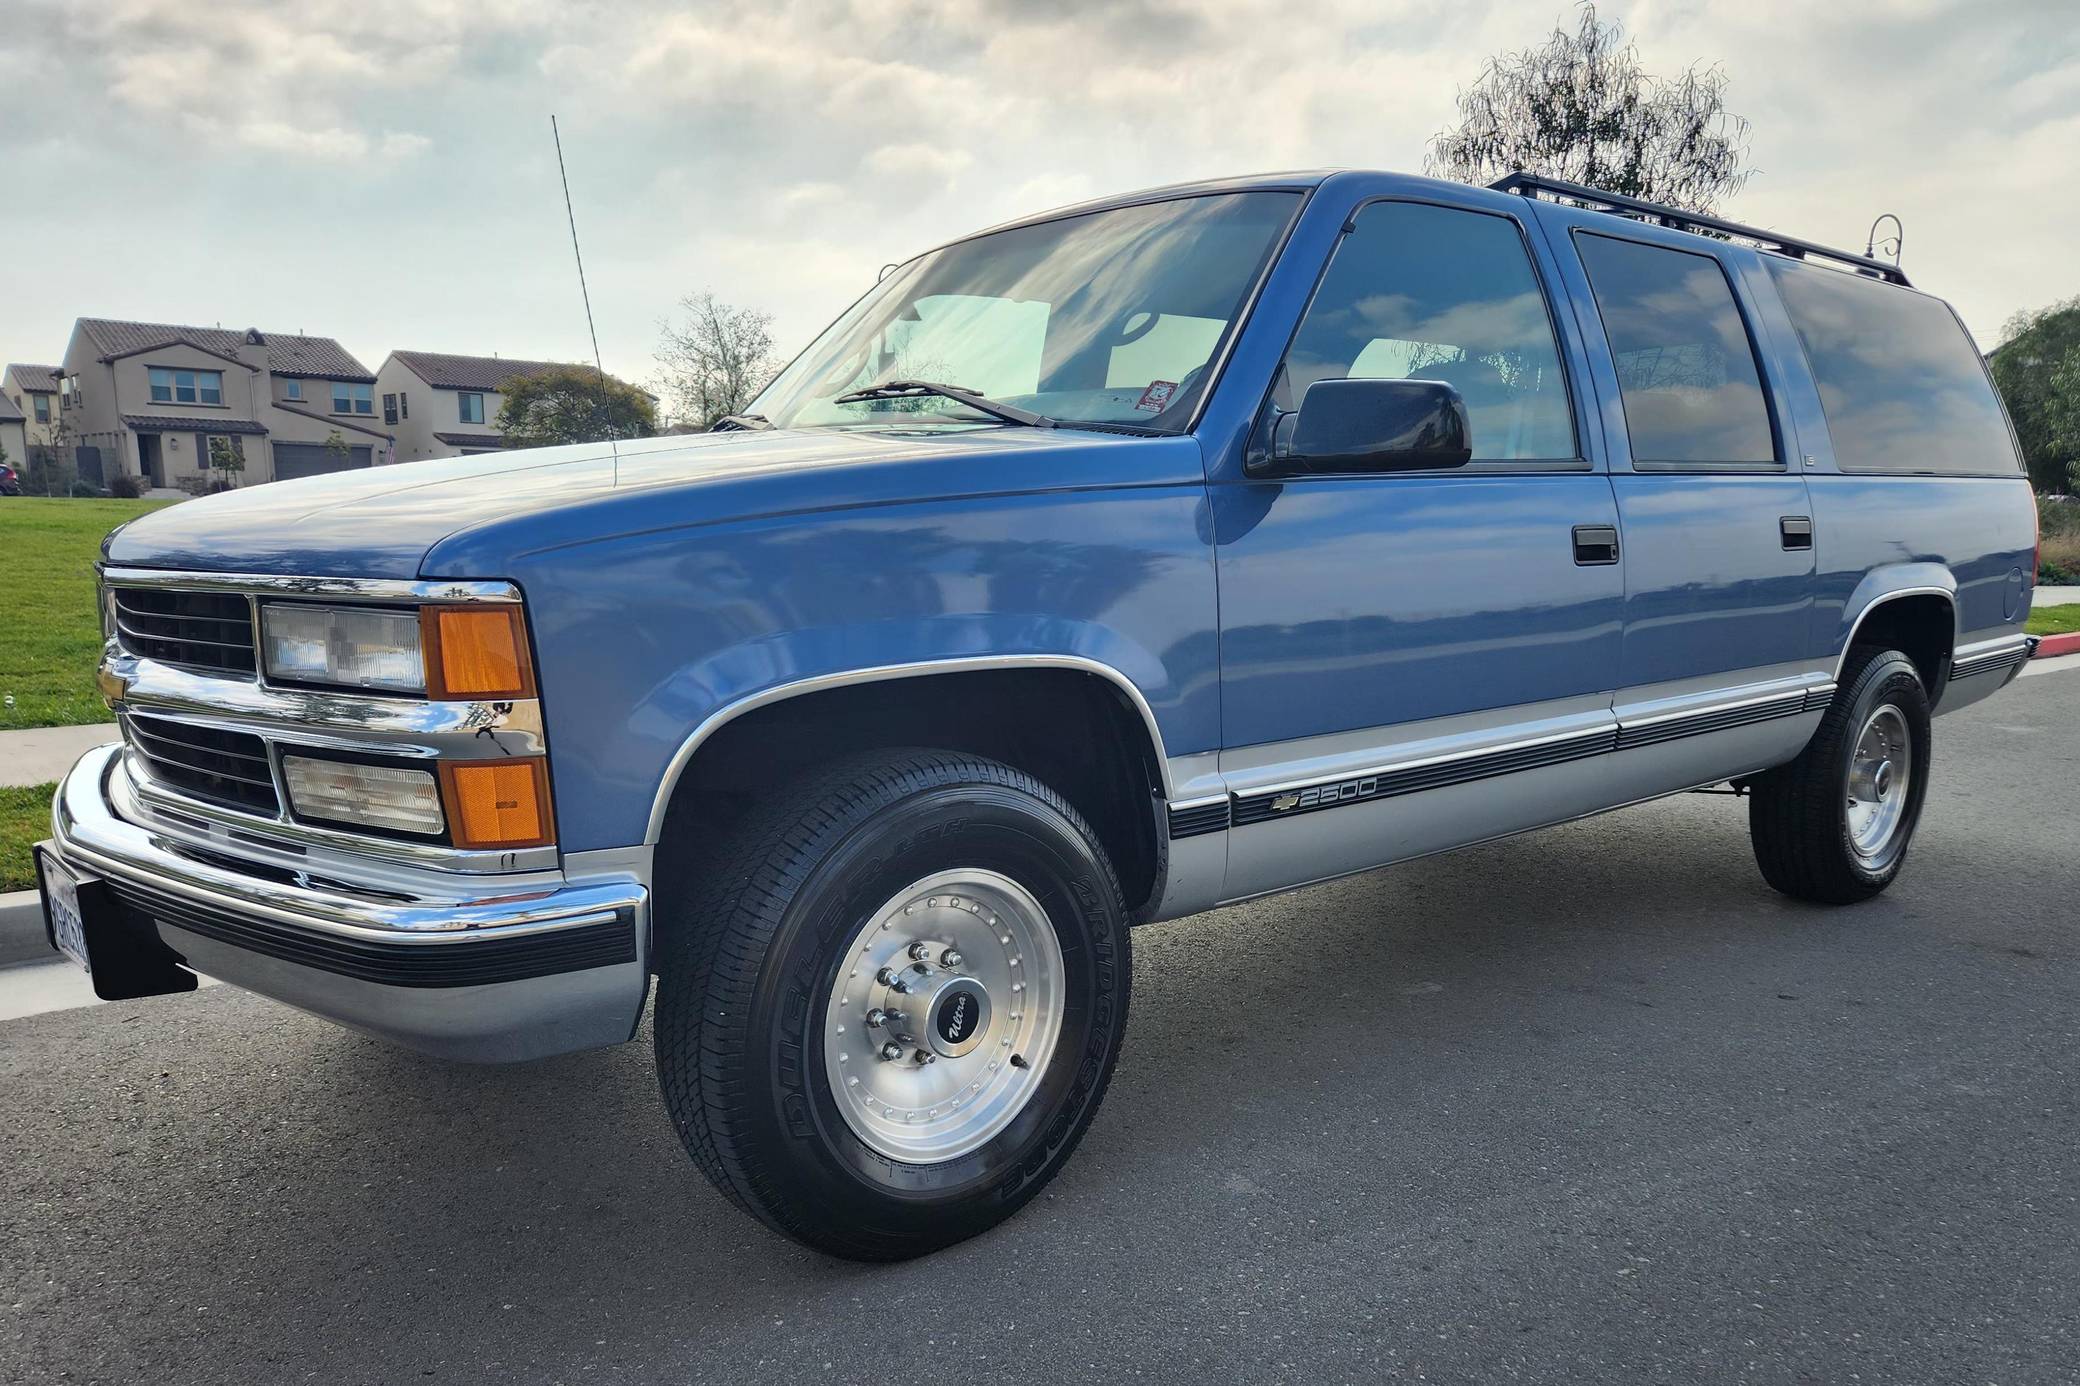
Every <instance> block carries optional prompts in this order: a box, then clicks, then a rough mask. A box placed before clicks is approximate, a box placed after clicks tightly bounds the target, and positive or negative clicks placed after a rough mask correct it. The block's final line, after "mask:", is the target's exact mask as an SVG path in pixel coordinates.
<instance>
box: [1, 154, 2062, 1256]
mask: <svg viewBox="0 0 2080 1386" xmlns="http://www.w3.org/2000/svg"><path fill="white" fill-rule="evenodd" d="M2034 543H2035V512H2034V509H2033V507H2032V504H2031V499H2030V491H2029V487H2028V485H2027V483H2026V481H2025V479H2024V474H2023V472H2022V469H2021V465H2020V462H2019V459H2018V454H2017V449H2016V445H2015V441H2014V437H2013V434H2012V432H2011V430H2010V428H2009V426H2008V423H2007V420H2006V418H2005V416H2004V414H2003V412H2002V409H2001V405H2000V403H1999V401H1998V399H1997V398H1996V396H1995V394H1994V391H1993V388H1992V386H1991V385H1990V383H1989V381H1988V377H1987V374H1986V371H1985V368H1984V366H1983V364H1982V362H1981V360H1980V356H1979V353H1978V351H1977V350H1976V349H1975V348H1974V346H1973V345H1972V342H1971V340H1970V338H1969V337H1968V336H1967V334H1966V332H1965V330H1964V328H1963V327H1962V326H1961V325H1960V323H1959V321H1958V319H1957V318H1956V317H1955V315H1954V314H1953V313H1952V312H1951V311H1950V309H1949V308H1947V307H1946V306H1945V305H1944V304H1943V303H1942V302H1941V301H1940V300H1938V299H1935V298H1932V297H1930V296H1928V295H1927V294H1924V293H1921V292H1919V291H1917V290H1916V289H1914V288H1912V287H1910V286H1909V285H1908V283H1907V280H1906V278H1905V277H1904V276H1903V275H1902V274H1901V273H1900V271H1899V270H1898V269H1897V268H1896V267H1895V266H1892V265H1888V264H1882V263H1879V262H1877V261H1874V260H1870V259H1866V258H1863V257H1859V256H1856V255H1852V254H1845V253H1842V252H1839V251H1831V250H1828V249H1826V248H1824V247H1822V246H1818V245H1814V244H1811V243H1808V242H1805V241H1801V240H1796V239H1792V238H1789V237H1785V236H1782V235H1778V234H1775V233H1772V232H1767V231H1763V230H1759V229H1756V228H1752V227H1745V226H1739V225H1736V224H1733V223H1730V222H1725V221H1720V220H1717V219H1714V218H1709V217H1703V216H1698V215H1693V214H1688V213H1683V212H1678V211H1674V210H1671V209H1668V208H1664V207H1657V206H1653V205H1650V204H1646V203H1641V202H1638V201H1636V200H1633V199H1629V198H1626V197H1621V196H1614V195H1611V194H1607V193H1603V192H1598V191H1595V190H1592V189H1588V188H1581V187H1574V186H1570V185H1566V184H1558V183H1553V182H1550V181H1546V180H1541V179H1537V178H1532V177H1528V176H1519V177H1516V178H1513V179H1510V180H1506V181H1505V182H1504V183H1502V184H1499V185H1497V186H1496V187H1494V188H1474V187H1464V186H1459V185H1455V184H1447V183H1440V182H1433V181H1429V180H1426V179H1420V178H1411V177H1403V176H1397V175H1392V174H1385V173H1361V172H1336V173H1327V174H1302V175H1279V176H1267V177H1257V178H1244V179H1236V180H1232V181H1225V182H1215V183H1205V184H1198V185H1193V186H1187V187H1174V188H1165V189H1161V190H1157V191H1153V192H1146V193H1140V194H1136V195H1133V196H1128V197H1119V198H1113V199H1108V200H1106V201H1103V202H1098V203H1092V204H1088V205H1084V206H1077V207H1071V208H1067V209H1064V210H1060V211H1055V212H1049V213H1046V214H1043V215H1040V216H1035V217H1032V218H1030V219H1027V220H1023V221H1018V222H1014V223H1011V224H1008V225H1005V226H1000V227H997V228H995V229H993V230H989V231H985V232H981V233H979V234H977V235H973V236H969V237H967V238H965V239H962V240H959V241H955V242H953V243H951V244H949V245H945V246H942V247H940V248H938V249H936V250H933V251H930V252H928V253H926V254H923V255H919V256H917V257H916V258H915V259H913V260H910V261H909V262H908V263H905V264H902V265H900V266H897V267H894V268H893V269H892V270H890V271H889V272H888V273H886V274H885V275H884V276H883V277H882V279H881V281H880V282H879V283H878V284H876V285H875V286H874V288H873V289H872V290H870V291H869V292H868V293H867V294H866V296H865V297H863V298H861V299H860V300H859V301H858V302H857V303H855V304H854V305H853V306H852V307H851V308H850V309H848V310H847V311H846V312H845V314H844V315H843V316H842V317H840V318H839V319H838V320H837V322H836V323H835V324H834V325H833V326H832V327H831V328H830V329H829V330H828V331H827V332H825V333H824V334H823V335H822V336H821V337H819V338H818V339H817V340H816V341H815V343H814V344H813V345H811V346H810V347H809V348H808V350H806V351H805V352H803V353H802V355H801V356H800V357H799V358H797V359H796V360H795V361H794V362H793V364H791V365H790V366H788V367H787V369H786V370H785V371H783V372H782V373H781V374H780V375H779V376H778V377H777V378H776V379H775V380H774V381H773V382H772V383H771V385H769V386H768V387H767V388H766V389H765V391H764V392H763V394H761V395H760V396H759V398H758V399H757V400H756V401H755V402H754V403H753V404H752V405H751V406H750V407H749V409H748V410H747V412H746V413H744V414H741V415H737V416H732V417H731V418H728V419H725V420H723V421H722V422H721V423H720V424H719V425H718V426H717V427H716V429H715V430H714V431H711V432H709V433H706V434H701V435H697V436H690V437H667V438H655V439H648V440H644V441H640V442H623V443H619V444H601V445H597V446H581V447H565V448H552V449H547V450H543V451H536V452H523V453H514V454H505V455H496V456H484V457H471V458H465V459H458V460H451V461H442V462H428V463H419V464H413V465H408V466H400V467H392V468H380V469H376V470H372V471H361V472H354V473H346V474H341V475H335V476H328V477H320V478H312V479H309V480H305V481H295V482H284V483H279V484H275V485H269V486H260V487H254V488H252V489H249V490H245V491H241V492H237V493H233V494H227V495H221V496H214V497H210V498H207V499H203V500H197V501H193V502H190V503H188V504H184V505H181V506H178V507H175V508H172V509H168V510H164V511H160V512H158V513H155V514H153V515H151V516H149V517H148V518H145V519H141V520H138V521H136V522H134V523H132V524H130V525H128V526H126V527H125V528H123V529H121V530H119V531H117V532H116V533H115V534H113V535H111V536H110V537H109V539H108V541H107V543H106V546H105V551H104V562H103V566H102V574H101V576H102V584H103V585H102V594H103V598H102V601H103V619H104V623H105V626H106V633H107V642H106V647H105V655H104V659H103V663H102V666H101V670H100V679H101V684H102V688H103V691H104V693H105V694H106V696H107V698H108V701H109V703H110V706H111V707H112V708H113V709H114V710H115V712H116V713H117V715H118V717H119V719H120V722H121V726H122V733H123V735H122V741H121V742H120V743H119V744H112V745H109V746H105V747H102V748H100V749H98V750H95V751H93V752H91V753H89V754H88V755H87V756H86V757H85V758H84V759H82V760H81V761H80V762H79V764H78V766H77V767H76V768H75V769H74V770H72V772H71V773H70V775H69V776H68V777H67V778H66V780H65V781H64V783H63V785H62V786H61V787H60V789H59V791H58V795H57V799H56V803H55V805H54V809H53V831H52V836H51V840H50V841H49V842H48V843H46V844H43V846H42V847H41V849H40V850H39V855H38V860H39V868H40V877H41V882H42V887H43V890H44V893H45V897H46V900H47V903H48V910H49V917H50V921H51V923H50V927H51V931H52V941H53V943H54V944H55V945H56V946H57V947H59V948H61V949H62V950H63V951H65V952H66V953H68V954H70V955H72V956H73V957H75V958H77V959H78V960H80V961H81V962H82V963H84V964H86V965H87V967H88V969H89V971H90V972H91V974H92V978H93V982H94V985H95V986H96V988H97V989H98V990H99V991H100V993H101V994H102V995H103V996H108V997H126V996H139V995H151V994H158V993H164V992H171V991H177V990H183V989H186V988H189V987H192V986H193V985H194V984H195V974H196V973H198V972H199V973H204V974H208V975H210V976H213V977H218V978H221V979H223V980H225V981H227V982H230V983H233V984H235V985H238V986H241V987H245V988H249V989H251V990H253V991H256V992H259V993H262V994H264V995H266V996H270V997H274V998H277V999H279V1000H281V1001H284V1002H286V1003H288V1004H290V1005H293V1006H298V1007H302V1008H303V1009H305V1010H308V1011H311V1012H315V1013H316V1014H318V1015H321V1016H326V1017H329V1018H331V1019H333V1020H335V1021H338V1022H340V1023H343V1024H345V1025H349V1026H353V1027H355V1028H356V1029H359V1030H363V1031H366V1032H369V1033H371V1034H375V1035H380V1036H383V1037H386V1038H389V1039H392V1040H396V1041H400V1042H402V1043H405V1044H409V1045H414V1046H417V1047H419V1048H421V1049H425V1050H428V1051H431V1052H433V1053H436V1054H442V1055H448V1056H452V1057H455V1058H459V1059H474V1060H510V1059H526V1058H530V1057H534V1056H538V1055H545V1054H552V1053H558V1052H562V1051H568V1050H574V1049H579V1048H583V1047H586V1046H594V1045H607V1044H614V1043H619V1042H622V1041H626V1040H629V1039H630V1038H632V1037H633V1036H634V1035H635V1033H636V1032H637V1030H638V1027H639V1023H640V1021H641V1018H642V1016H643V1014H644V1011H645V1007H646V1003H647V1002H648V1001H649V998H650V991H651V984H652V980H653V978H654V979H655V982H656V999H655V1019H654V1032H655V1046H656V1061H657V1070H658V1076H659V1079H660V1083H661V1086H662V1089H663V1094H664V1100H665V1104H666V1106H667V1107H668V1108H669V1110H670V1113H671V1117H672V1119H673V1121H674V1122H675V1123H676V1125H677V1128H678V1130H679V1133H680V1135H681V1136H682V1138H683V1140H684V1143H685V1146H686V1149H687V1151H688V1152H689V1154H690V1155H691V1156H692V1158H693V1160H694V1162H695V1163H696V1164H698V1165H699V1166H700V1168H701V1169H702V1170H703V1171H704V1172H705V1173H706V1174H707V1175H708V1176H709V1177H710V1178H711V1179H712V1180H713V1181H714V1182H715V1183H716V1185H717V1186H719V1187H720V1188H721V1189H722V1190H723V1192H724V1193H725V1194H727V1195H728V1196H729V1197H730V1198H731V1199H733V1200H734V1201H735V1202H736V1203H738V1204H739V1205H740V1206H741V1207H743V1208H744V1209H745V1210H747V1211H749V1212H750V1213H752V1214H754V1215H756V1216H758V1217H760V1218H762V1219H763V1220H765V1221H766V1222H767V1223H768V1224H770V1225H771V1226H772V1227H774V1228H776V1229H778V1230H780V1231H782V1232H784V1233H787V1234H789V1235H791V1236H793V1237H796V1238H799V1239H800V1240H802V1241H804V1242H806V1243H809V1244H810V1245H812V1246H816V1247H819V1248H823V1249H825V1250H827V1251H830V1252H833V1253H836V1254H839V1255H843V1256H850V1257H857V1258H862V1259H887V1258H896V1257H902V1256H908V1255H914V1254H917V1253H919V1252H922V1251H927V1250H930V1249H932V1248H935V1247H938V1246H942V1245H945V1244H947V1243H950V1242H953V1241H956V1240H958V1239H960V1238H963V1237H967V1236H970V1235H972V1234H974V1233H975V1232H977V1231H979V1230H981V1229H983V1228H986V1227H989V1226H991V1225H992V1224H994V1223H996V1222H997V1221H999V1220H1001V1219H1003V1218H1005V1217H1006V1216H1008V1215H1010V1214H1011V1213H1012V1212H1013V1211H1015V1210H1016V1209H1018V1208H1019V1207H1020V1206H1021V1205H1023V1204H1024V1203H1025V1202H1026V1201H1027V1200H1029V1199H1031V1198H1032V1197H1033V1196H1034V1195H1035V1193H1037V1192H1038V1191H1039V1190H1040V1189H1041V1188H1042V1186H1044V1185H1045V1184H1046V1183H1047V1181H1048V1180H1049V1179H1050V1178H1051V1177H1052V1176H1053V1175H1054V1174H1055V1172H1056V1171H1057V1170H1058V1169H1059V1168H1060V1167H1061V1165H1062V1164H1063V1162H1064V1161H1065V1160H1067V1158H1068V1157H1069V1154H1070V1152H1071V1151H1072V1149H1073V1148H1074V1147H1075V1145H1076V1143H1077V1141H1078V1140H1079V1138H1080V1137H1081V1136H1082V1134H1083V1132H1084V1130H1085V1129H1086V1128H1087V1127H1088V1126H1089V1124H1090V1122H1091V1120H1092V1118H1093V1115H1094V1113H1095V1112H1096V1109H1097V1107H1098V1103H1099V1100H1100V1098H1101V1097H1102V1096H1103V1094H1104V1092H1105V1088H1106V1083H1107V1081H1108V1079H1109V1077H1110V1075H1111V1073H1112V1069H1113V1065H1114V1063H1115V1061H1116V1059H1117V1057H1118V1053H1119V1047H1120V1042H1121V1037H1122V1035H1123V1033H1124V1028H1125V1025H1126V1018H1127V1003H1128V992H1129V985H1130V977H1131V970H1132V969H1131V966H1130V957H1131V948H1130V943H1129V926H1131V925H1135V924H1141V923H1147V922H1151V921H1156V920H1164V919H1173V918H1176V917H1178V916H1181V915H1186V914H1192V913H1195V912H1198V911H1202V910H1207V909H1210V908H1213V907H1215V906H1218V905H1223V904H1227V903H1230V902H1234V901H1239V900H1245V899H1249V898H1251V897H1253V896H1261V895H1265V894H1267V893H1270V892H1274V891H1282V890H1289V889H1292V888H1293V887H1296V886H1302V885H1306V884H1308V883H1310V882H1314V881H1321V880H1326V879H1328V878H1331V877H1335V876H1339V875H1343V874H1346V873H1349V872H1356V871H1364V870H1367V869H1370V868H1373V867H1378V866H1382V865H1386V864H1389V863H1393V862H1399V861H1406V860H1409V859H1410V858H1414V857H1420V856H1423V855H1424V854H1426V853H1431V852H1440V851H1445V850H1447V849H1450V848H1454V847H1461V846H1465V845H1467V844H1469V843H1475V842H1482V841H1486V840H1489V839H1493V838H1499V837H1503V836H1506V835H1509V834H1512V833H1519V832H1523V831H1525V830H1527V829H1531V828H1537V827H1540V826H1543V825H1547V824H1554V823H1562V822H1566V821H1568V820H1571V819H1576V818H1580V817H1583V816H1584V815H1588V814H1594V813H1599V812H1602V811H1604V810H1607V809H1612V808H1616V807H1619V806H1620V805H1625V804H1632V803H1637V802H1639V801H1641V800H1646V799H1652V798H1655V797H1657V796H1660V795H1666V794H1672V793H1676V792H1679V791H1683V790H1689V789H1695V788H1700V787H1705V786H1716V785H1722V784H1729V783H1730V784H1731V786H1732V787H1733V788H1734V789H1736V790H1738V791H1741V792H1743V793H1745V795H1746V796H1747V799H1748V811H1749V821H1750V826H1751V832H1752V837H1753V842H1754V850H1755V856H1756V860H1757V861H1758V863H1759V864H1760V866H1761V870H1762V875H1763V878H1764V879H1765V880H1766V881H1767V882H1768V883H1769V885H1771V886H1773V887H1775V888H1776V889H1777V890H1778V891H1781V892H1783V893H1784V894H1786V895H1789V896H1792V897H1794V898H1796V899H1799V900H1804V901H1812V902H1816V903H1820V904H1830V905H1842V904H1849V903H1853V902H1855V901H1859V900H1864V899H1867V898H1869V897H1870V896H1872V895H1875V894H1876V893H1877V892H1879V891H1881V890H1883V889H1885V887H1886V886H1887V885H1888V884H1889V883H1890V882H1891V881H1892V880H1893V878H1894V877H1895V876H1896V875H1897V874H1898V873H1899V871H1900V869H1901V865H1902V863H1903V861H1904V860H1905V857H1906V854H1907V849H1908V845H1909V843H1910V842H1911V841H1912V838H1913V835H1914V830H1915V826H1916V822H1917V820H1918V818H1919V816H1920V812H1921V807H1922V802H1923V797H1924V795H1925V794H1926V792H1927V787H1928V783H1929V775H1930V771H1931V765H1932V758H1931V751H1932V738H1931V731H1930V718H1931V716H1932V715H1933V714H1937V713H1945V712H1950V711H1953V710H1955V709H1957V708H1961V707H1964V706H1967V705H1969V704H1970V703H1972V702H1975V701H1977V700H1978V699H1981V698H1984V697H1986V696H1987V695H1988V694H1990V693H1992V692H1994V691H1995V690H1997V689H1999V688H2000V687H2001V686H2002V685H2003V684H2005V683H2006V682H2007V681H2008V680H2009V679H2010V678H2012V677H2013V676H2014V674H2015V673H2016V671H2017V669H2018V668H2019V667H2020V666H2021V663H2022V661H2023V660H2024V659H2025V658H2027V656H2028V653H2029V650H2030V642H2029V641H2028V639H2027V638H2026V637H2025V636H2024V634H2023V620H2024V618H2025V616H2026V614H2027V612H2028V607H2029V601H2030V595H2031V588H2032V583H2033V581H2034V573H2035V564H2034V561H2033V554H2032V546H2033V545H2034Z"/></svg>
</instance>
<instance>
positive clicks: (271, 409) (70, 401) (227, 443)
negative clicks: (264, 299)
mask: <svg viewBox="0 0 2080 1386" xmlns="http://www.w3.org/2000/svg"><path fill="white" fill-rule="evenodd" d="M58 409H59V418H60V419H61V420H62V421H63V423H64V424H65V425H66V427H67V429H68V430H69V432H70V435H71V441H72V442H73V443H74V444H75V446H76V448H77V453H76V456H77V459H78V462H79V466H80V471H81V474H82V476H84V477H86V478H87V479H88V480H97V479H98V480H99V482H100V484H102V485H104V486H105V485H107V484H108V483H109V481H111V480H112V479H113V478H114V477H115V476H116V475H117V474H118V473H127V474H130V475H133V476H138V477H141V478H143V479H144V482H145V484H146V485H147V486H155V487H164V486H179V485H182V484H183V483H184V482H186V483H188V484H193V481H194V480H195V479H196V478H202V477H206V476H207V475H208V473H209V468H210V457H211V455H212V450H213V449H218V450H228V451H230V452H231V453H233V454H235V455H236V456H239V457H241V458H242V459H243V460H244V464H245V465H244V469H243V471H242V472H240V473H239V474H238V480H239V482H240V483H241V484H243V485H252V484H254V483H257V482H263V481H274V480H278V479H283V478H288V477H298V476H312V475H315V474H317V473H319V472H330V471H342V470H346V469H349V468H354V467H367V466H370V465H372V464H373V463H375V462H377V461H388V460H390V459H389V452H390V448H391V445H392V443H393V441H394V440H393V437H392V435H391V433H390V432H389V431H388V430H386V429H384V428H381V427H378V426H377V423H376V413H375V376H374V375H373V374H371V373H370V372H369V369H368V367H366V366H364V365H362V364H361V362H359V361H358V360H356V359H355V358H354V356H353V355H352V354H351V353H350V352H348V351H347V349H346V348H345V347H343V346H341V345H340V344H339V343H338V342H337V341H335V340H333V339H332V338H330V337H308V336H303V335H301V334H296V333H287V332H274V333H263V332H261V331H259V330H258V329H248V330H246V331H244V332H233V331H227V330H225V329H223V328H214V327H187V326H181V325H178V324H173V323H150V322H125V321H121V320H118V319H112V318H81V319H79V320H78V322H76V323H75V324H74V325H73V329H72V341H71V343H70V345H68V346H67V347H66V349H65V361H64V365H63V366H62V367H61V368H60V371H59V376H58ZM335 434H336V435H338V436H337V439H336V440H335V438H334V435H335ZM328 444H330V445H329V446H328ZM97 472H98V478H97V476H96V473H97Z"/></svg>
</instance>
